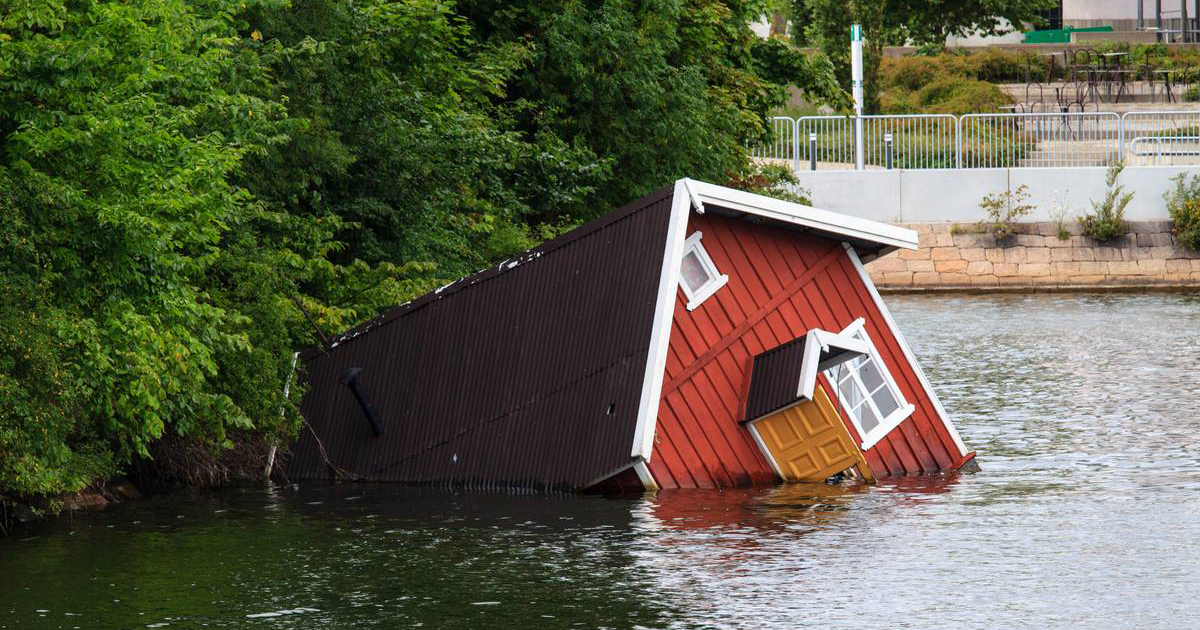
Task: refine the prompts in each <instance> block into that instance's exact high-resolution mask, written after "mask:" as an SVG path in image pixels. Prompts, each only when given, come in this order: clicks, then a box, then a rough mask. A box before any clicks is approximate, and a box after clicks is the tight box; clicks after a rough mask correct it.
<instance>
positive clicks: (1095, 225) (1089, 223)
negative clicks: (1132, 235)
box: [1079, 162, 1133, 241]
mask: <svg viewBox="0 0 1200 630" xmlns="http://www.w3.org/2000/svg"><path fill="white" fill-rule="evenodd" d="M1123 170H1125V163H1124V162H1117V163H1116V164H1113V165H1112V166H1110V167H1108V173H1107V174H1106V175H1105V177H1104V182H1105V183H1106V184H1107V185H1108V192H1107V193H1106V194H1105V195H1104V201H1095V200H1092V212H1091V213H1090V214H1086V215H1083V216H1081V217H1079V225H1080V226H1081V227H1082V228H1083V233H1084V234H1087V235H1088V236H1091V237H1092V238H1094V239H1096V240H1098V241H1107V240H1111V239H1114V238H1116V237H1118V236H1124V235H1125V234H1126V233H1128V232H1129V224H1128V223H1126V222H1125V206H1128V205H1129V202H1130V201H1131V200H1133V193H1131V192H1124V191H1125V186H1124V185H1123V184H1117V177H1118V176H1119V175H1120V174H1121V171H1123Z"/></svg>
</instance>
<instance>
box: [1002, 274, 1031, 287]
mask: <svg viewBox="0 0 1200 630" xmlns="http://www.w3.org/2000/svg"><path fill="white" fill-rule="evenodd" d="M996 283H997V284H1002V285H1005V286H1029V285H1030V284H1032V283H1031V282H1029V278H1026V277H1025V276H1000V275H998V276H996Z"/></svg>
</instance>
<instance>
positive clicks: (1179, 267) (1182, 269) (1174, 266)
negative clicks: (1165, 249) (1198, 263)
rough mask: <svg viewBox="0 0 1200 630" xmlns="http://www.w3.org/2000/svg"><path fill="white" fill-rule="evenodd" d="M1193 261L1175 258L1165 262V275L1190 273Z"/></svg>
mask: <svg viewBox="0 0 1200 630" xmlns="http://www.w3.org/2000/svg"><path fill="white" fill-rule="evenodd" d="M1193 262H1194V261H1191V260H1186V259H1183V258H1176V259H1173V260H1168V261H1167V273H1191V272H1192V263H1193Z"/></svg>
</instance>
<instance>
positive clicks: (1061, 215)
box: [1050, 189, 1071, 241]
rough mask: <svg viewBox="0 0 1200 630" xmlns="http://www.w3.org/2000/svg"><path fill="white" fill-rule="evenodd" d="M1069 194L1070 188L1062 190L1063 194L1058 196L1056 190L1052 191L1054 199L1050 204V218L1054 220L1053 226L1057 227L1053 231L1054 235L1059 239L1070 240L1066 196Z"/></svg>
mask: <svg viewBox="0 0 1200 630" xmlns="http://www.w3.org/2000/svg"><path fill="white" fill-rule="evenodd" d="M1068 195H1070V189H1067V190H1066V191H1064V192H1063V196H1062V197H1059V196H1058V191H1057V190H1055V191H1054V201H1053V202H1052V203H1051V205H1050V218H1051V219H1052V220H1053V221H1054V227H1055V228H1057V229H1056V230H1055V232H1054V234H1055V236H1057V237H1058V240H1060V241H1069V240H1071V231H1070V230H1068V229H1067V213H1068V206H1067V196H1068Z"/></svg>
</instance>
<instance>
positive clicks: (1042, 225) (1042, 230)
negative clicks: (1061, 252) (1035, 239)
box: [1033, 221, 1058, 240]
mask: <svg viewBox="0 0 1200 630" xmlns="http://www.w3.org/2000/svg"><path fill="white" fill-rule="evenodd" d="M1033 233H1034V234H1040V235H1041V236H1056V235H1058V226H1057V225H1055V224H1054V223H1051V222H1047V221H1041V222H1038V223H1035V224H1033ZM1047 240H1049V239H1047Z"/></svg>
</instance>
